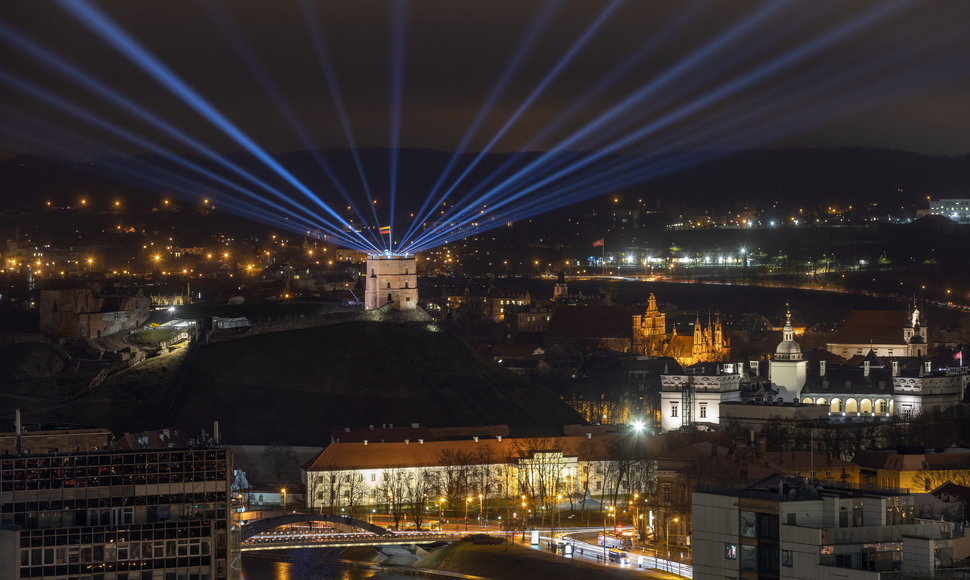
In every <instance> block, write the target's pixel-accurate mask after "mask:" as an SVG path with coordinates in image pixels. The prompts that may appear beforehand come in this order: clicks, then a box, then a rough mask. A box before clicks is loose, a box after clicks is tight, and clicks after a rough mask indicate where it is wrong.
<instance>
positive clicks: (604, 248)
mask: <svg viewBox="0 0 970 580" xmlns="http://www.w3.org/2000/svg"><path fill="white" fill-rule="evenodd" d="M603 275H604V276H606V236H603Z"/></svg>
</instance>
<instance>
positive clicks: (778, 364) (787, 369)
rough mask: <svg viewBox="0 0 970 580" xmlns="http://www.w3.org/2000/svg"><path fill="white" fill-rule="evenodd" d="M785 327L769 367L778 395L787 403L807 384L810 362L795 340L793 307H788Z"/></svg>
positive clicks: (794, 398) (796, 396) (795, 398)
mask: <svg viewBox="0 0 970 580" xmlns="http://www.w3.org/2000/svg"><path fill="white" fill-rule="evenodd" d="M786 310H787V311H786V313H785V316H786V320H785V328H784V329H782V335H783V336H782V340H781V342H780V343H778V348H776V349H775V356H774V358H772V359H771V362H770V366H769V367H768V372H769V378H770V379H771V382H772V385H773V386H774V387H775V388H776V389H778V396H779V397H781V398H782V400H784V401H785V402H787V403H790V402H792V401H794V400H797V399H798V396H799V395H800V394H801V392H802V387H804V386H805V371H806V369H807V367H808V363H807V362H806V361H805V360H804V359H803V358H802V347H800V346H798V343H797V342H795V331H794V329H793V328H792V325H791V308H787V309H786Z"/></svg>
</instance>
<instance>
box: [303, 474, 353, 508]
mask: <svg viewBox="0 0 970 580" xmlns="http://www.w3.org/2000/svg"><path fill="white" fill-rule="evenodd" d="M344 480H345V478H344V477H343V475H341V473H340V471H339V470H338V469H337V466H336V465H329V466H327V467H326V468H325V469H324V470H323V471H320V472H317V476H316V477H314V478H313V482H314V484H313V488H314V489H312V490H309V491H310V507H311V508H313V507H317V506H319V508H320V512H321V513H325V512H326V513H335V512H336V511H337V510H338V509H339V508H340V505H341V502H342V500H343V490H344ZM313 502H316V505H314V503H313Z"/></svg>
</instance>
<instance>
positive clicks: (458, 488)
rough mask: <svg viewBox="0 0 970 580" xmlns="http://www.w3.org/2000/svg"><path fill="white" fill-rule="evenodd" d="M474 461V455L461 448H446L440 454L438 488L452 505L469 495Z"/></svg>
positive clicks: (462, 500)
mask: <svg viewBox="0 0 970 580" xmlns="http://www.w3.org/2000/svg"><path fill="white" fill-rule="evenodd" d="M474 463H475V458H474V456H472V455H471V454H470V453H467V452H464V451H461V450H453V449H444V450H442V452H441V453H440V454H439V455H438V465H439V466H440V468H439V469H438V470H437V474H438V489H439V490H440V491H441V493H442V494H443V495H444V496H445V497H447V498H448V501H450V502H451V504H452V505H458V504H460V503H462V502H464V501H465V499H466V498H467V497H468V492H469V485H470V482H471V472H472V465H473V464H474Z"/></svg>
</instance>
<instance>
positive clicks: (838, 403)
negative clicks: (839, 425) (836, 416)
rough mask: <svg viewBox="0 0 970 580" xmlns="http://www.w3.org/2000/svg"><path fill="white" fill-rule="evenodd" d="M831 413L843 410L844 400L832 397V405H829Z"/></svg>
mask: <svg viewBox="0 0 970 580" xmlns="http://www.w3.org/2000/svg"><path fill="white" fill-rule="evenodd" d="M829 412H830V413H841V412H842V400H841V399H832V405H831V406H830V407H829Z"/></svg>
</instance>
